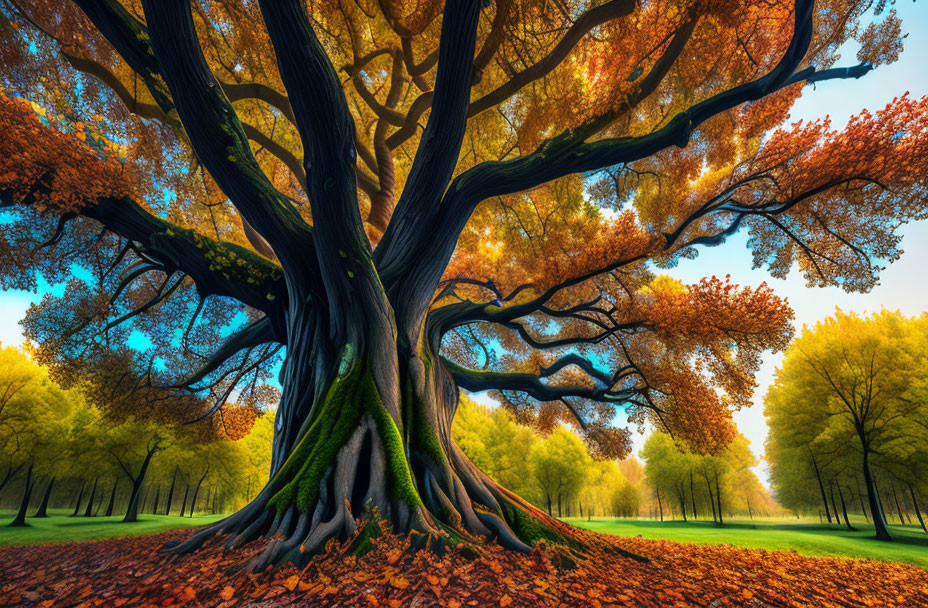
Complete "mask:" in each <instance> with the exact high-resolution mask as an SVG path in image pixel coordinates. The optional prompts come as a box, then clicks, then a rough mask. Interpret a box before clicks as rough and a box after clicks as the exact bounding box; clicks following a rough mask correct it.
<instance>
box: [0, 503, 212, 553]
mask: <svg viewBox="0 0 928 608" xmlns="http://www.w3.org/2000/svg"><path fill="white" fill-rule="evenodd" d="M48 513H49V517H47V518H45V519H35V518H27V519H26V522H27V523H28V524H29V527H27V528H10V527H9V526H8V525H7V524H9V522H11V521H13V517H14V516H15V515H16V513H15V512H14V511H9V510H0V547H9V546H13V545H35V544H41V543H69V542H74V541H82V540H100V539H103V538H116V537H120V536H135V535H138V534H154V533H155V532H163V531H165V530H172V529H175V528H189V527H191V526H203V525H206V524H209V523H212V522H214V521H217V520H219V519H222V517H223V516H222V515H194V516H193V517H177V516H176V515H148V514H142V515H139V521H137V522H135V523H131V524H124V523H122V522H121V521H120V520H121V519H122V515H120V516H118V517H70V514H71V511H70V510H58V509H49V510H48Z"/></svg>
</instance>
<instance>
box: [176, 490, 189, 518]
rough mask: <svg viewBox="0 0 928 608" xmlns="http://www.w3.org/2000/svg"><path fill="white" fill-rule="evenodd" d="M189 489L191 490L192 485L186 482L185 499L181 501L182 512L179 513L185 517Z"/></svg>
mask: <svg viewBox="0 0 928 608" xmlns="http://www.w3.org/2000/svg"><path fill="white" fill-rule="evenodd" d="M189 490H190V485H189V484H187V483H186V482H185V483H184V501H183V502H182V503H180V513H178V515H179V516H180V517H183V516H184V512H186V511H187V492H188V491H189Z"/></svg>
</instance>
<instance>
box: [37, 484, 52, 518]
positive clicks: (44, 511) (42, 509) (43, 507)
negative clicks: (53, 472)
mask: <svg viewBox="0 0 928 608" xmlns="http://www.w3.org/2000/svg"><path fill="white" fill-rule="evenodd" d="M54 486H55V478H54V477H52V478H51V479H49V480H48V485H46V486H45V493H44V494H43V495H42V502H40V503H39V508H38V510H36V512H35V515H33V517H48V501H49V500H50V499H51V497H52V488H53V487H54Z"/></svg>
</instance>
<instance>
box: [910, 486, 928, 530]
mask: <svg viewBox="0 0 928 608" xmlns="http://www.w3.org/2000/svg"><path fill="white" fill-rule="evenodd" d="M909 493H910V494H911V495H912V506H913V507H914V508H915V517H917V518H918V523H919V524H920V525H921V527H922V531H923V532H924V533H925V534H928V527H925V520H924V518H923V517H922V512H921V510H920V509H919V508H918V499H917V498H916V497H915V489H914V488H913V487H912V485H911V484H909Z"/></svg>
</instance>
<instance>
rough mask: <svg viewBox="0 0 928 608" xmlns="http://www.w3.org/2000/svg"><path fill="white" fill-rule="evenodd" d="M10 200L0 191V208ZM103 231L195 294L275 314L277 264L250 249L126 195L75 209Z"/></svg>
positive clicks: (279, 286)
mask: <svg viewBox="0 0 928 608" xmlns="http://www.w3.org/2000/svg"><path fill="white" fill-rule="evenodd" d="M30 203H31V201H30V200H29V199H17V200H16V203H14V202H13V199H12V198H11V197H9V196H7V193H3V192H0V206H9V205H12V204H26V205H28V204H30ZM80 214H81V215H82V216H84V217H88V218H91V219H94V220H96V221H98V222H100V223H101V224H103V226H105V227H106V228H107V229H108V230H110V231H112V232H113V233H115V234H117V235H119V236H121V237H123V238H125V239H127V240H128V241H130V242H134V243H135V248H136V250H137V251H138V252H139V253H140V254H142V255H145V256H147V257H149V258H152V259H155V260H157V261H158V262H159V263H161V264H162V266H163V267H165V268H167V269H176V270H179V271H181V272H183V273H184V274H186V275H187V276H189V277H190V278H191V279H193V281H194V283H195V284H196V286H197V291H198V292H199V293H200V295H201V296H203V297H206V296H209V295H218V296H224V297H229V298H233V299H235V300H238V301H240V302H242V303H243V304H246V305H248V306H251V307H252V308H255V309H257V310H261V311H264V312H265V313H267V314H273V315H276V314H278V311H279V307H280V305H281V302H282V300H283V299H284V295H285V293H286V288H285V286H284V283H283V280H282V273H281V269H280V267H279V266H277V265H276V264H274V263H273V262H270V261H268V260H265V259H264V258H262V257H261V256H258V255H256V254H254V253H253V252H251V251H249V250H247V249H245V248H243V247H239V246H238V245H234V244H231V243H225V242H221V241H215V240H213V239H210V238H208V237H205V236H202V235H200V234H198V233H196V232H194V231H193V230H188V229H185V228H180V227H178V226H175V225H174V224H171V223H170V222H167V221H165V220H162V219H161V218H159V217H157V216H155V215H153V214H151V213H149V212H148V211H146V210H145V209H143V208H142V207H141V206H139V205H138V204H137V203H136V202H135V201H133V200H131V199H129V198H122V199H112V198H104V199H100V200H99V201H97V204H95V205H90V206H87V207H84V208H83V209H81V211H80Z"/></svg>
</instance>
